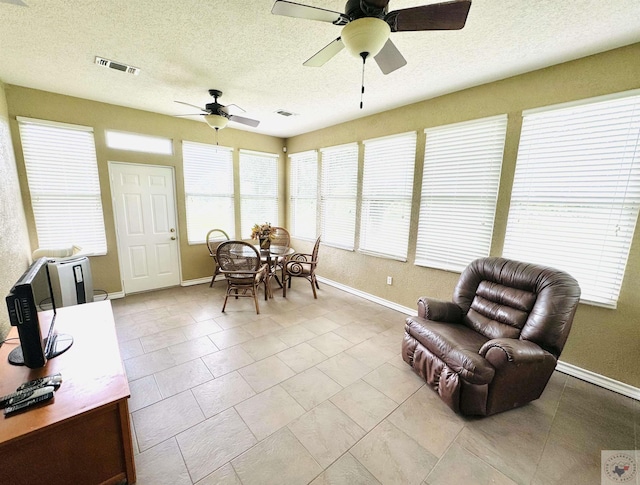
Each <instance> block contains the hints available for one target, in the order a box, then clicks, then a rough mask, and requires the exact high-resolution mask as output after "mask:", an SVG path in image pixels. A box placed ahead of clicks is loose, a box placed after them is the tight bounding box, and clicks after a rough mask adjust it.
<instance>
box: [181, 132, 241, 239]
mask: <svg viewBox="0 0 640 485" xmlns="http://www.w3.org/2000/svg"><path fill="white" fill-rule="evenodd" d="M182 160H183V166H184V194H185V199H186V200H185V205H186V212H187V239H188V241H189V244H201V243H204V242H206V241H205V238H206V235H207V232H208V231H209V230H211V229H222V230H223V231H225V232H226V233H227V234H229V237H231V238H233V237H235V215H234V193H233V149H232V148H226V147H221V146H218V145H207V144H204V143H195V142H190V141H185V142H183V143H182Z"/></svg>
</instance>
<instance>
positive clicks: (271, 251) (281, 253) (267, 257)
mask: <svg viewBox="0 0 640 485" xmlns="http://www.w3.org/2000/svg"><path fill="white" fill-rule="evenodd" d="M254 246H255V248H256V249H257V250H258V251H259V252H260V259H261V260H262V261H263V262H265V263H267V265H268V267H269V278H275V280H276V283H278V285H279V286H280V288H282V282H281V281H280V279H279V278H278V275H277V274H276V268H277V267H278V260H279V259H282V258H286V257H287V256H291V255H292V254H293V253H295V250H294V249H293V248H292V247H289V246H276V245H273V244H272V245H271V246H270V247H269V248H261V247H260V245H259V244H255V245H254Z"/></svg>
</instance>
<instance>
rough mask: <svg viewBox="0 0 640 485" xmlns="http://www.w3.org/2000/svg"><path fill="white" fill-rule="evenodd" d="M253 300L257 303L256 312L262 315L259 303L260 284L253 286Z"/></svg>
mask: <svg viewBox="0 0 640 485" xmlns="http://www.w3.org/2000/svg"><path fill="white" fill-rule="evenodd" d="M253 301H254V302H255V304H256V313H257V314H258V315H260V306H259V305H258V285H254V286H253Z"/></svg>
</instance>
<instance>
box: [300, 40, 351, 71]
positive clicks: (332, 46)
mask: <svg viewBox="0 0 640 485" xmlns="http://www.w3.org/2000/svg"><path fill="white" fill-rule="evenodd" d="M342 49H344V43H343V42H342V39H341V38H340V37H338V38H337V39H336V40H334V41H332V42H330V43H329V44H327V45H326V46H324V47H323V48H322V49H320V50H319V51H318V52H316V53H315V54H314V55H312V56H311V57H310V58H309V59H307V60H306V61H304V62H303V63H302V65H303V66H307V67H321V66H324V64H325V63H326V62H327V61H328V60H330V59H331V58H333V56H335V55H336V54H337V53H338V52H340V51H341V50H342Z"/></svg>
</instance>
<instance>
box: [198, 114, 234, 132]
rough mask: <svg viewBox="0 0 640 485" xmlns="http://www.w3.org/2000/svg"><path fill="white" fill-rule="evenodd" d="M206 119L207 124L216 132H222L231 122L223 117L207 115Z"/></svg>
mask: <svg viewBox="0 0 640 485" xmlns="http://www.w3.org/2000/svg"><path fill="white" fill-rule="evenodd" d="M204 119H205V121H206V122H207V124H208V125H209V126H210V127H211V128H213V129H215V130H221V129H222V128H224V127H225V126H227V123H228V122H229V120H228V119H227V118H226V117H224V116H222V115H212V114H210V115H205V116H204Z"/></svg>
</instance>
